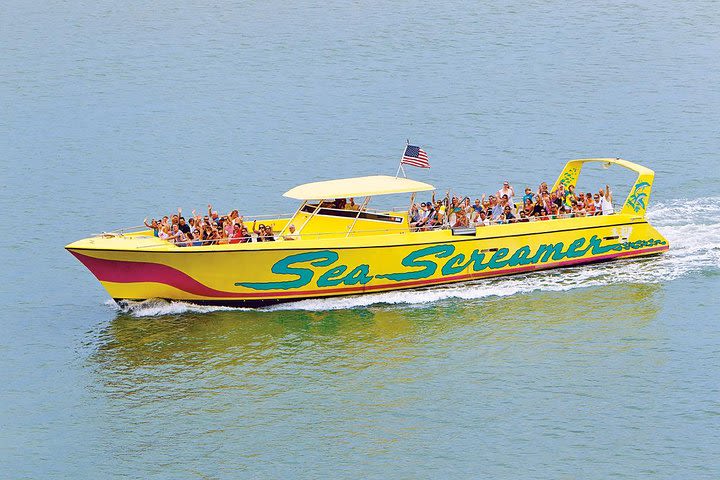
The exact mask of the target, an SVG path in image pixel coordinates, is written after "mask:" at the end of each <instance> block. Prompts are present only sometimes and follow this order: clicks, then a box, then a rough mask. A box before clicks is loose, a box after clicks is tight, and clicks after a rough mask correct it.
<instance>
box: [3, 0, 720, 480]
mask: <svg viewBox="0 0 720 480" xmlns="http://www.w3.org/2000/svg"><path fill="white" fill-rule="evenodd" d="M0 38H1V39H2V48H0V65H2V73H0V162H1V163H0V165H1V166H2V172H3V173H2V176H0V179H1V180H2V189H0V200H1V202H0V204H2V206H3V207H4V213H5V217H4V218H5V222H4V224H5V225H6V231H5V237H6V241H5V242H3V246H2V247H0V248H2V253H3V260H4V261H3V282H2V287H0V302H1V303H0V308H1V309H0V312H1V313H0V332H2V335H1V336H0V386H1V388H0V477H2V478H13V479H14V478H123V477H125V478H298V477H299V478H365V477H369V478H437V477H448V478H478V477H486V478H548V479H556V478H609V477H614V478H717V477H718V475H720V460H718V459H720V326H719V325H718V320H717V319H718V316H719V312H720V300H719V298H720V297H719V296H718V292H719V291H720V289H719V287H720V187H718V185H720V170H719V169H718V168H717V164H718V152H719V151H720V130H719V127H718V125H720V89H719V88H718V85H720V62H719V61H718V58H719V57H718V52H719V51H720V8H719V7H718V5H717V3H716V2H712V1H705V2H704V1H689V2H682V3H676V2H641V3H637V4H625V3H621V2H594V3H590V2H576V1H572V2H552V1H531V2H518V3H512V2H499V3H494V4H487V5H484V4H477V3H473V2H466V3H455V2H447V1H442V0H441V1H438V2H431V3H428V2H424V3H423V2H401V3H398V2H347V3H345V2H339V3H312V2H290V3H288V2H277V1H272V0H271V1H268V2H242V3H229V2H228V3H225V2H214V3H213V2H192V1H189V2H179V3H178V2H166V1H159V2H152V3H142V2H129V3H124V4H117V3H113V2H107V1H99V2H83V1H63V2H60V1H49V2H43V3H38V4H33V3H28V2H17V1H10V2H9V3H8V2H6V3H5V4H4V5H3V6H2V7H0ZM407 138H409V139H410V140H411V141H413V142H417V143H418V144H421V145H423V146H424V148H425V149H426V150H427V151H428V152H429V154H430V161H431V164H432V168H431V169H430V170H429V171H419V170H413V171H412V172H410V175H411V176H412V177H413V178H416V179H419V180H423V181H428V182H431V183H433V184H435V185H437V186H438V187H439V188H440V189H441V190H443V191H444V190H445V189H451V190H452V191H456V192H458V193H467V194H470V195H474V196H477V195H479V194H480V193H482V192H490V191H493V190H494V189H497V188H499V186H500V185H501V182H502V180H504V179H509V180H511V182H512V183H513V184H514V185H515V186H516V187H517V186H524V185H525V184H529V185H532V186H536V185H537V184H538V183H539V182H540V181H543V180H544V181H552V180H553V179H554V178H555V176H556V175H557V173H558V172H559V171H560V169H561V168H562V165H563V163H564V162H565V161H566V160H568V159H571V158H578V157H586V156H612V157H614V156H621V157H623V158H626V159H628V160H632V161H637V162H639V163H642V164H644V165H647V166H649V167H650V168H653V169H654V170H655V171H656V173H657V181H656V184H655V189H654V191H653V195H652V198H651V200H650V209H649V217H650V220H651V222H652V223H653V224H654V225H656V226H657V227H658V228H659V230H660V231H661V232H662V233H663V235H665V236H666V237H667V238H668V240H669V241H670V243H671V251H670V252H669V253H668V254H666V255H664V256H662V257H657V258H651V259H645V260H640V261H633V262H617V263H613V264H606V265H601V266H597V267H592V268H576V269H567V270H563V271H555V272H547V273H539V274H535V275H528V276H518V277H512V278H506V279H495V280H486V281H481V282H476V283H471V284H461V285H454V286H450V287H446V288H439V289H432V290H424V291H411V292H401V293H397V292H395V293H385V294H378V295H371V296H367V297H350V298H340V299H333V300H325V301H306V302H299V303H297V304H290V305H285V306H282V307H279V308H274V309H265V310H233V309H212V308H205V307H194V306H190V305H185V304H180V303H167V302H148V303H145V304H140V305H132V306H131V307H130V308H127V309H125V310H119V309H118V308H117V307H116V306H114V305H113V304H112V302H109V301H108V300H109V299H108V297H107V294H106V293H105V292H104V291H103V290H102V288H101V287H100V286H99V284H98V283H97V282H96V281H95V280H94V278H93V277H92V276H91V275H90V274H89V273H88V272H87V271H85V270H84V268H83V267H82V265H80V264H79V263H78V262H77V261H75V259H73V258H72V257H71V256H70V255H68V254H67V253H66V252H65V251H64V250H63V248H62V247H63V246H64V245H65V244H67V243H69V242H71V241H73V240H76V239H78V238H82V237H84V236H87V235H89V234H91V233H94V232H98V231H102V230H108V229H111V228H115V227H120V226H128V225H137V224H139V223H140V222H141V221H142V219H143V218H144V217H146V216H153V215H157V214H159V213H162V212H168V211H170V210H173V209H175V208H177V207H178V206H182V207H183V208H184V209H185V210H186V211H189V210H191V209H193V208H197V209H203V208H205V207H206V205H207V203H208V202H211V203H213V204H214V205H215V206H216V207H218V208H219V209H220V210H223V211H225V210H229V209H230V208H236V207H239V208H240V209H241V210H242V211H243V212H244V213H246V214H250V213H259V214H261V213H272V212H288V211H291V210H292V209H293V207H294V205H293V204H292V203H291V202H289V201H288V200H287V199H284V198H283V197H281V193H282V192H284V191H286V190H288V189H289V188H291V187H293V186H295V185H296V184H298V183H303V182H307V181H313V180H320V179H327V178H333V177H341V176H359V175H369V174H377V173H394V171H395V168H396V167H397V161H398V157H399V155H400V153H401V152H402V147H403V145H404V142H405V140H406V139H407ZM603 175H606V176H605V177H603ZM608 178H609V181H610V182H611V183H612V184H613V186H614V188H616V190H617V191H618V193H619V195H621V194H622V192H623V185H622V183H621V182H622V180H624V178H623V177H622V176H621V175H620V174H619V173H617V172H614V171H613V170H612V169H611V170H608V171H604V170H601V169H598V170H597V171H593V172H590V174H589V177H588V180H585V182H586V183H585V184H584V185H582V186H583V190H585V187H587V189H591V190H596V189H597V188H598V187H599V186H600V185H601V184H603V183H604V180H605V179H608ZM406 201H407V199H404V198H403V199H401V202H402V203H403V204H404V203H405V202H406ZM10 237H12V240H11V239H10Z"/></svg>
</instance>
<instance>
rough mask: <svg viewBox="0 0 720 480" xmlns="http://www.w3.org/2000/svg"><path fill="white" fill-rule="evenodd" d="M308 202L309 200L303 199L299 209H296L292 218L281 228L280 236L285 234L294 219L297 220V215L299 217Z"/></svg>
mask: <svg viewBox="0 0 720 480" xmlns="http://www.w3.org/2000/svg"><path fill="white" fill-rule="evenodd" d="M306 203H307V200H303V203H302V205H300V207H299V208H298V209H297V210H295V213H293V216H292V217H290V220H288V221H287V223H286V224H285V226H284V227H283V228H282V230H280V233H279V234H278V237H280V238H282V236H283V234H284V233H285V230H287V228H288V227H289V226H290V225H292V222H293V220H295V217H297V214H298V213H300V210H302V209H303V208H304V207H305V204H306Z"/></svg>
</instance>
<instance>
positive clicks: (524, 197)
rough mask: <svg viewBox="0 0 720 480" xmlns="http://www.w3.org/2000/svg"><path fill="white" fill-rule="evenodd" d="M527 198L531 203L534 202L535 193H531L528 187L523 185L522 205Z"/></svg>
mask: <svg viewBox="0 0 720 480" xmlns="http://www.w3.org/2000/svg"><path fill="white" fill-rule="evenodd" d="M528 200H530V202H531V203H532V202H534V201H535V195H534V194H533V193H532V190H531V189H530V187H525V195H523V197H522V201H523V205H525V203H526V202H527V201H528Z"/></svg>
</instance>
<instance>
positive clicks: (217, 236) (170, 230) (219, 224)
mask: <svg viewBox="0 0 720 480" xmlns="http://www.w3.org/2000/svg"><path fill="white" fill-rule="evenodd" d="M144 223H145V226H146V227H147V228H150V229H152V231H153V234H154V235H155V236H156V237H158V238H160V239H162V240H168V241H169V242H172V243H174V244H175V245H177V246H179V247H192V246H201V245H221V244H236V243H247V242H251V241H252V239H253V236H252V233H254V234H255V236H256V237H255V238H256V239H257V241H258V242H273V241H275V239H276V234H275V232H273V229H272V226H271V225H264V224H262V223H261V224H259V225H258V223H257V222H256V221H254V222H253V223H252V226H251V227H250V228H248V226H247V225H245V222H244V220H243V217H242V215H240V212H239V211H238V210H233V211H232V212H230V213H228V214H227V215H223V216H220V215H218V212H217V210H213V209H212V205H208V213H207V215H205V216H202V215H197V213H196V212H195V210H193V211H192V216H191V217H190V218H189V219H187V220H186V219H185V217H184V216H183V214H182V208H178V211H177V213H176V214H172V215H166V216H164V217H162V219H160V220H156V219H152V221H151V222H150V223H148V221H147V218H146V219H145V221H144ZM251 232H252V233H251ZM294 233H295V226H294V225H289V226H288V234H287V235H284V236H283V239H284V240H295V235H294Z"/></svg>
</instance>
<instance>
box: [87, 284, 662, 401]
mask: <svg viewBox="0 0 720 480" xmlns="http://www.w3.org/2000/svg"><path fill="white" fill-rule="evenodd" d="M660 297H662V286H661V285H658V284H629V285H608V286H597V287H591V288H582V289H576V290H570V291H564V292H547V291H546V292H536V293H532V294H521V295H511V296H507V297H488V298H483V299H482V300H473V301H468V300H460V299H455V300H444V301H442V302H439V303H437V304H434V305H422V306H408V305H402V306H398V305H376V306H371V307H366V308H362V309H352V310H331V311H325V312H316V311H302V310H279V311H217V312H212V313H202V314H194V313H184V314H182V315H176V316H163V317H145V318H137V317H133V316H130V315H127V314H119V315H118V316H117V317H116V318H115V319H114V320H112V322H111V323H110V324H109V325H108V326H107V327H106V329H105V330H103V331H102V332H99V336H98V338H97V342H98V348H97V350H96V352H95V353H94V354H93V355H92V356H91V362H92V363H93V364H94V366H95V367H96V370H97V373H99V374H101V376H102V377H103V379H104V381H109V382H111V384H113V385H114V386H116V387H119V386H120V385H121V384H124V385H125V386H124V388H121V390H125V389H126V388H130V389H133V384H135V383H136V382H138V383H140V384H143V383H146V382H150V383H154V382H155V381H160V382H161V383H165V382H163V378H164V377H167V378H165V379H166V380H169V381H172V383H173V384H174V385H178V384H181V383H182V382H181V380H183V379H185V380H188V381H190V382H191V383H193V384H194V385H195V386H196V387H199V386H200V385H198V384H197V383H196V382H197V381H198V380H200V381H201V380H202V378H203V377H204V376H207V377H206V378H207V379H208V382H205V383H204V384H203V388H212V387H213V385H214V386H217V387H220V386H223V385H224V386H229V385H233V386H237V387H242V385H250V384H251V383H252V382H253V378H255V379H258V380H259V379H262V380H261V381H263V382H266V381H267V379H268V377H269V376H280V377H285V376H287V375H299V376H300V377H307V376H315V377H318V376H321V375H323V374H339V375H340V376H341V375H342V372H343V371H358V370H362V369H366V368H384V367H388V368H392V367H393V365H398V364H403V363H406V362H418V361H421V360H422V359H424V358H429V357H434V358H437V359H441V358H448V357H452V356H456V355H459V354H461V353H460V352H471V353H468V359H472V361H478V362H487V363H492V362H503V361H508V362H512V361H528V360H529V359H530V358H532V357H533V356H540V357H542V356H543V355H546V354H547V352H548V351H549V350H552V349H558V348H561V349H563V348H571V349H574V350H575V351H576V353H582V352H590V351H594V350H597V349H603V350H609V351H612V350H614V349H627V348H634V346H637V345H636V344H635V343H633V342H632V341H625V340H623V339H633V338H642V339H644V340H648V339H650V340H651V339H652V338H653V336H654V335H658V332H656V331H655V330H654V329H653V328H648V326H649V324H650V322H652V320H653V318H654V317H655V315H656V314H657V312H658V309H659V305H660V304H661V303H662V298H660ZM579 307H580V308H579ZM330 377H332V375H330ZM286 380H287V379H286ZM104 381H103V382H104ZM118 381H119V382H120V383H117V382H118ZM200 383H203V382H202V381H201V382H200ZM286 383H287V382H286ZM136 386H137V385H136Z"/></svg>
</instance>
